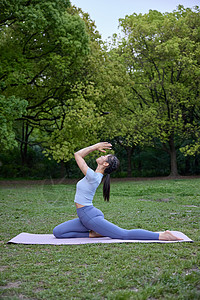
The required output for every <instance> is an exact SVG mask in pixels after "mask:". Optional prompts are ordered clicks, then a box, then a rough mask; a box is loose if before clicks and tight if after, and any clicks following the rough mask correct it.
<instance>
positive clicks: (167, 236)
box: [159, 230, 183, 241]
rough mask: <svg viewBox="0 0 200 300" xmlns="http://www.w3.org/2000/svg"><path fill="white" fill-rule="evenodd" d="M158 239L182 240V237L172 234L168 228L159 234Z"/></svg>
mask: <svg viewBox="0 0 200 300" xmlns="http://www.w3.org/2000/svg"><path fill="white" fill-rule="evenodd" d="M159 240H162V241H182V240H183V239H181V238H179V237H177V236H175V235H173V234H172V233H171V232H170V231H169V230H166V231H165V232H161V233H160V234H159Z"/></svg>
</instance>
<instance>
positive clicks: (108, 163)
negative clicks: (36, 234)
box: [53, 142, 181, 241]
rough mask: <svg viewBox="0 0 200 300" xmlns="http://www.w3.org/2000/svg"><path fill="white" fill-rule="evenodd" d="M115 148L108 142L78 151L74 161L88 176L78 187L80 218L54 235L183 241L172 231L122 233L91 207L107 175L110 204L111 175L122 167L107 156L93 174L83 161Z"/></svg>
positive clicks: (113, 157)
mask: <svg viewBox="0 0 200 300" xmlns="http://www.w3.org/2000/svg"><path fill="white" fill-rule="evenodd" d="M111 147H112V145H111V144H110V143H107V142H102V143H98V144H95V145H93V146H90V147H87V148H84V149H81V150H79V151H78V152H76V153H75V154H74V156H75V160H76V162H77V164H78V166H79V168H80V169H81V171H82V172H83V174H84V175H85V177H84V178H83V179H81V180H80V181H79V182H78V183H77V187H76V195H75V200H74V201H75V205H76V209H77V215H78V218H76V219H74V220H70V221H67V222H64V223H62V224H60V225H58V226H56V227H55V228H54V230H53V234H54V236H55V237H56V238H77V237H91V238H92V237H100V236H106V237H110V238H113V239H124V240H167V241H171V240H181V239H179V238H177V237H176V236H174V235H173V234H172V233H171V232H170V231H165V232H162V233H156V232H151V231H147V230H143V229H132V230H126V229H122V228H120V227H118V226H116V225H114V224H112V223H110V222H108V221H107V220H105V219H104V215H103V213H102V212H101V211H100V210H99V209H97V208H95V207H94V206H93V204H92V201H93V197H94V194H95V191H96V189H97V187H98V186H99V184H100V183H101V180H102V178H103V176H104V175H106V177H105V180H104V186H103V195H104V199H105V200H106V201H109V195H110V173H112V172H113V171H115V170H116V169H117V167H118V166H119V161H118V159H117V158H116V157H115V156H114V155H105V156H101V157H99V158H97V159H96V162H97V169H96V170H95V171H93V170H92V169H90V168H89V167H88V165H87V164H86V162H85V160H84V157H85V156H86V155H88V154H89V153H91V152H93V151H95V150H98V151H101V152H106V151H105V150H107V149H111Z"/></svg>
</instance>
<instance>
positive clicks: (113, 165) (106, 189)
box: [103, 155, 119, 201]
mask: <svg viewBox="0 0 200 300" xmlns="http://www.w3.org/2000/svg"><path fill="white" fill-rule="evenodd" d="M107 162H108V163H109V166H108V167H107V168H106V169H105V171H104V174H105V175H106V176H105V178H104V183H103V197H104V200H105V201H109V198H110V173H112V172H114V171H115V170H117V168H118V167H119V160H118V158H117V157H116V156H114V155H109V156H108V160H107Z"/></svg>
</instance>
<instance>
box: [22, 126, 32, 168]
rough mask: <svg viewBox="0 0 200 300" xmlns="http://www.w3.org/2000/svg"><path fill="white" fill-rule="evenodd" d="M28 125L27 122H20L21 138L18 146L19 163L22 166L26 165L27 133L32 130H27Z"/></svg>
mask: <svg viewBox="0 0 200 300" xmlns="http://www.w3.org/2000/svg"><path fill="white" fill-rule="evenodd" d="M28 129H29V126H28V124H26V123H24V122H23V124H22V138H21V146H20V152H21V163H22V166H26V165H27V163H28V156H27V154H28V139H29V135H30V134H31V132H32V130H31V131H30V132H28Z"/></svg>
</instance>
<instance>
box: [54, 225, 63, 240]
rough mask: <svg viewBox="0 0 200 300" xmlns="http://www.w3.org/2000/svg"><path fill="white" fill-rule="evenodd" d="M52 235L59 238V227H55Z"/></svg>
mask: <svg viewBox="0 0 200 300" xmlns="http://www.w3.org/2000/svg"><path fill="white" fill-rule="evenodd" d="M53 235H54V236H55V237H56V238H60V236H61V232H60V229H59V225H58V226H56V227H55V228H54V229H53Z"/></svg>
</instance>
